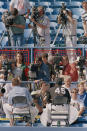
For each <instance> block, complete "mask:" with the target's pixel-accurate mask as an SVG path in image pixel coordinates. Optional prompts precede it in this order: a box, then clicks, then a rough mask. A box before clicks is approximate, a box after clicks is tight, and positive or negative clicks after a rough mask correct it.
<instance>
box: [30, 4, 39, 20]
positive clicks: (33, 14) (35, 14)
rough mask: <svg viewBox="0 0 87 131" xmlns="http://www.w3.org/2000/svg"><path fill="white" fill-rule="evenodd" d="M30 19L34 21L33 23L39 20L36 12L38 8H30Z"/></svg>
mask: <svg viewBox="0 0 87 131" xmlns="http://www.w3.org/2000/svg"><path fill="white" fill-rule="evenodd" d="M31 17H32V18H33V19H34V20H35V21H38V18H39V12H38V8H37V7H36V6H34V7H33V8H32V15H31Z"/></svg>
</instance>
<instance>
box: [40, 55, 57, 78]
mask: <svg viewBox="0 0 87 131" xmlns="http://www.w3.org/2000/svg"><path fill="white" fill-rule="evenodd" d="M42 60H43V62H44V64H46V65H47V66H48V68H49V72H50V78H51V80H52V79H54V78H55V71H54V67H53V65H52V64H50V63H49V62H48V54H47V53H44V54H43V55H42Z"/></svg>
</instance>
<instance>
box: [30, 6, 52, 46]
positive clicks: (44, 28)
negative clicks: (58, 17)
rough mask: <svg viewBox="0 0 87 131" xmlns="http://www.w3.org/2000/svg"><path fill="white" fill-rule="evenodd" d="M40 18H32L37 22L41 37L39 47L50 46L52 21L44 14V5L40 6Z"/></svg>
mask: <svg viewBox="0 0 87 131" xmlns="http://www.w3.org/2000/svg"><path fill="white" fill-rule="evenodd" d="M38 12H39V18H38V22H37V21H35V19H33V18H31V21H32V22H33V23H34V24H36V27H37V33H38V37H39V43H38V45H37V46H39V47H50V42H51V38H50V21H49V18H48V17H47V16H46V15H45V14H44V8H43V7H42V6H39V7H38Z"/></svg>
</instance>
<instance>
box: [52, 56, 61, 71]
mask: <svg viewBox="0 0 87 131" xmlns="http://www.w3.org/2000/svg"><path fill="white" fill-rule="evenodd" d="M61 62H62V56H57V55H56V56H54V60H53V63H54V70H55V71H58V72H59V71H60V70H62V69H63V66H61V64H60V63H61Z"/></svg>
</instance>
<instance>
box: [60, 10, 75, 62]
mask: <svg viewBox="0 0 87 131" xmlns="http://www.w3.org/2000/svg"><path fill="white" fill-rule="evenodd" d="M63 17H64V18H63ZM58 24H62V27H63V28H64V32H63V33H64V34H63V35H64V36H65V39H66V47H71V48H72V49H69V50H67V55H68V58H69V62H70V63H72V62H73V61H75V60H76V52H75V50H74V49H73V48H74V47H76V45H77V37H76V28H77V20H76V19H74V18H73V17H72V12H71V10H69V9H65V8H64V9H62V14H59V15H58Z"/></svg>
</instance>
